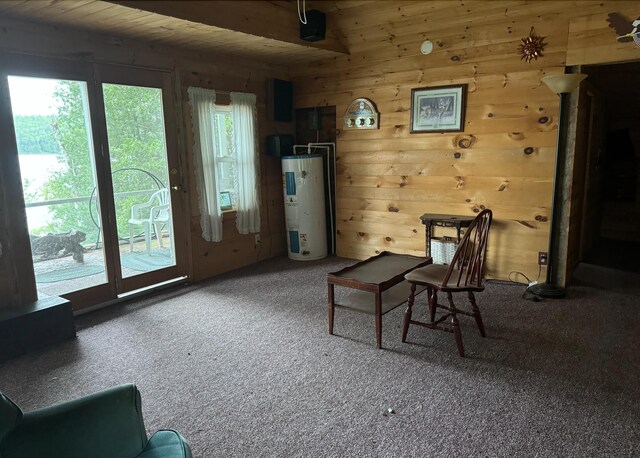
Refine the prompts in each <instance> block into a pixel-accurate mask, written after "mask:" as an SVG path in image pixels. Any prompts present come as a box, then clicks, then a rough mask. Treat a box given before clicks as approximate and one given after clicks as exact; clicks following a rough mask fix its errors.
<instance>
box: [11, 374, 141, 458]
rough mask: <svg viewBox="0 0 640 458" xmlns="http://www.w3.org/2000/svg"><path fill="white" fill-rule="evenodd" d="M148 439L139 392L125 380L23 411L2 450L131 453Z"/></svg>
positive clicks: (26, 457)
mask: <svg viewBox="0 0 640 458" xmlns="http://www.w3.org/2000/svg"><path fill="white" fill-rule="evenodd" d="M146 443H147V434H146V431H145V428H144V423H143V420H142V410H141V400H140V392H139V391H138V389H137V388H136V386H135V385H132V384H129V385H121V386H118V387H114V388H110V389H107V390H104V391H101V392H98V393H94V394H91V395H89V396H86V397H83V398H80V399H76V400H73V401H68V402H63V403H60V404H56V405H53V406H50V407H45V408H43V409H39V410H34V411H32V412H28V413H25V414H24V418H23V420H22V422H21V423H20V424H19V425H18V427H17V428H16V429H15V430H14V431H13V432H12V433H11V434H9V435H8V436H7V437H6V438H5V440H4V441H3V442H2V445H1V448H0V456H2V457H3V458H11V457H21V458H30V457H34V458H35V457H44V456H59V457H65V458H75V457H89V456H90V457H92V458H120V457H123V458H130V457H134V456H136V455H137V454H138V453H140V451H141V450H142V449H143V448H144V447H145V445H146Z"/></svg>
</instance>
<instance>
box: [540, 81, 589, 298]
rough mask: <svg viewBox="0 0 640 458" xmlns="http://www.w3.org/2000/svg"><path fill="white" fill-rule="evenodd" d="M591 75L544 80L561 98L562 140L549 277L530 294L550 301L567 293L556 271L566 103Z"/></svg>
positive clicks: (558, 145) (553, 205) (555, 182)
mask: <svg viewBox="0 0 640 458" xmlns="http://www.w3.org/2000/svg"><path fill="white" fill-rule="evenodd" d="M586 77H587V75H583V74H580V73H567V74H562V75H554V76H545V77H544V78H542V82H543V83H545V84H546V85H547V86H548V87H549V89H551V90H552V91H553V92H555V93H556V94H558V95H559V96H560V108H559V109H558V138H557V142H556V161H555V170H554V173H553V200H552V202H551V221H550V224H549V248H548V253H547V260H548V264H547V276H546V280H545V282H544V283H538V284H536V285H533V286H531V287H530V288H529V291H531V293H533V294H534V295H536V296H538V297H546V298H550V299H560V298H563V297H564V296H565V294H566V292H565V289H564V288H563V287H561V286H558V285H557V284H556V283H555V281H554V280H555V278H554V277H555V273H556V272H555V267H556V258H555V252H556V236H557V224H558V222H559V221H560V210H561V204H562V202H560V199H561V193H560V186H561V179H560V178H561V177H560V176H558V174H559V171H560V165H561V159H563V158H564V154H563V153H564V150H565V148H566V135H564V132H563V131H564V125H565V121H564V117H565V107H564V105H565V103H566V95H567V94H569V93H570V92H572V91H574V90H575V89H576V88H577V87H578V86H579V85H580V82H581V81H582V80H583V79H585V78H586Z"/></svg>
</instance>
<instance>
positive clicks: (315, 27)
mask: <svg viewBox="0 0 640 458" xmlns="http://www.w3.org/2000/svg"><path fill="white" fill-rule="evenodd" d="M306 15H307V23H306V24H303V23H302V22H301V23H300V38H301V39H303V40H304V41H320V40H324V35H325V31H326V29H327V17H326V16H325V14H324V13H323V12H322V11H318V10H309V11H307V13H306Z"/></svg>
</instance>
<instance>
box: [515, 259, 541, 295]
mask: <svg viewBox="0 0 640 458" xmlns="http://www.w3.org/2000/svg"><path fill="white" fill-rule="evenodd" d="M541 273H542V266H538V276H537V277H536V279H535V280H533V281H532V280H531V279H530V278H529V277H527V276H526V275H525V274H524V273H522V272H519V271H517V270H512V271H511V272H509V281H510V282H511V283H515V284H518V285H521V284H522V283H520V282H517V281H515V280H513V279H512V278H511V276H512V275H513V274H517V275H520V276H522V277H524V278H525V279H526V280H527V287H526V288H525V290H524V292H523V293H522V298H523V299H525V300H527V301H533V302H540V301H541V300H542V298H541V297H540V296H537V295H536V294H534V293H532V292H531V287H532V286H534V285H537V284H538V280H540V274H541Z"/></svg>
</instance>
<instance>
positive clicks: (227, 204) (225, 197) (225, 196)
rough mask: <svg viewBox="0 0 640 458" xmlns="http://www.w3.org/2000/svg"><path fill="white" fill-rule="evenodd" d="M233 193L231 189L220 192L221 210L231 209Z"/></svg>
mask: <svg viewBox="0 0 640 458" xmlns="http://www.w3.org/2000/svg"><path fill="white" fill-rule="evenodd" d="M231 209H232V205H231V193H230V192H229V191H222V192H221V193H220V210H222V211H225V210H231Z"/></svg>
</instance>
